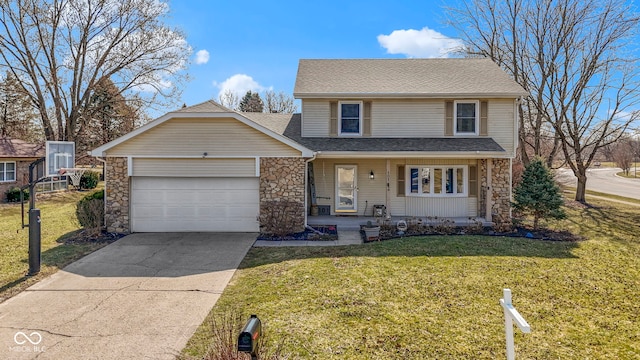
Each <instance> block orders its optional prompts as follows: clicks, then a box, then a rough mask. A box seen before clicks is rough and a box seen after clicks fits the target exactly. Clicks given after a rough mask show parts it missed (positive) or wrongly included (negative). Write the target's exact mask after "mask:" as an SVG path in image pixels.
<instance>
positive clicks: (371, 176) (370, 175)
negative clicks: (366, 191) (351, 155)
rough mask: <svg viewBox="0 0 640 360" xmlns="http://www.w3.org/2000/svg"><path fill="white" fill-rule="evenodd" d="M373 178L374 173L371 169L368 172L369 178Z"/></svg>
mask: <svg viewBox="0 0 640 360" xmlns="http://www.w3.org/2000/svg"><path fill="white" fill-rule="evenodd" d="M373 178H375V175H374V174H373V170H371V172H370V173H369V179H371V180H373Z"/></svg>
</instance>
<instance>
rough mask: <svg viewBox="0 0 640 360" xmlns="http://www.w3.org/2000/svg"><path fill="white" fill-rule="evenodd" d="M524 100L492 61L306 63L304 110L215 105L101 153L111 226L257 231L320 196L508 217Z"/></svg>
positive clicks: (368, 209) (434, 212)
mask: <svg viewBox="0 0 640 360" xmlns="http://www.w3.org/2000/svg"><path fill="white" fill-rule="evenodd" d="M525 95H526V92H525V91H524V90H523V89H522V88H521V87H520V86H519V85H518V84H517V83H515V82H514V81H513V80H511V79H510V78H509V76H508V75H507V74H506V73H505V72H503V71H502V70H501V69H500V68H499V67H498V66H497V65H495V64H494V63H493V62H491V61H490V60H487V59H384V60H383V59H380V60H301V61H300V64H299V68H298V74H297V79H296V84H295V89H294V96H295V97H296V98H298V99H300V100H301V101H302V113H301V114H294V115H285V114H264V113H239V112H235V111H231V110H229V109H226V108H224V107H223V106H221V105H219V104H216V103H215V102H213V101H207V102H204V103H202V104H198V105H195V106H191V107H187V108H183V109H180V110H178V111H175V112H171V113H168V114H166V115H164V116H162V117H160V118H158V119H156V120H155V121H153V122H151V123H148V124H147V125H145V126H143V127H141V128H139V129H137V130H135V131H133V132H131V133H130V134H127V135H125V136H123V137H121V138H119V139H117V140H115V141H113V142H110V143H108V144H105V145H103V146H101V147H99V148H97V149H95V150H94V151H93V152H92V154H93V155H94V156H100V157H104V158H105V159H106V161H107V175H106V178H107V179H106V180H107V184H106V188H107V196H106V214H107V215H106V222H107V227H108V229H109V230H110V231H117V232H129V231H133V232H146V231H258V230H259V226H260V224H259V222H258V215H259V214H260V213H261V212H262V213H264V212H265V211H269V206H272V205H273V203H274V201H282V200H288V201H289V202H290V203H292V204H296V206H295V207H294V209H293V212H294V214H295V219H294V221H295V223H296V225H297V226H298V227H299V228H302V227H303V226H304V225H305V224H306V222H307V214H308V213H309V211H310V207H311V203H312V202H313V201H315V202H316V203H317V205H319V206H322V207H323V210H327V209H328V210H329V212H330V214H331V215H352V216H372V214H373V207H374V205H384V206H385V207H386V209H387V211H388V213H390V215H393V216H406V217H428V216H433V217H435V216H438V217H476V218H483V219H485V220H487V221H509V220H510V214H511V207H510V200H511V161H512V159H513V158H514V157H515V152H516V147H517V132H518V128H517V124H518V122H517V102H518V100H519V99H520V97H522V96H525ZM310 167H311V168H313V173H314V176H313V181H310V180H309V179H310V177H309V176H308V173H309V168H310ZM312 188H313V189H315V196H313V197H312V196H311V195H309V194H310V193H311V189H312ZM290 210H291V209H290Z"/></svg>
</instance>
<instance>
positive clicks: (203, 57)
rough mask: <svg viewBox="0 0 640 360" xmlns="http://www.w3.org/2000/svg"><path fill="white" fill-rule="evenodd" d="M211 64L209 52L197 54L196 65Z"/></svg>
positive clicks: (200, 51) (204, 51)
mask: <svg viewBox="0 0 640 360" xmlns="http://www.w3.org/2000/svg"><path fill="white" fill-rule="evenodd" d="M208 62H209V52H208V51H207V50H199V51H198V52H197V53H196V64H198V65H202V64H206V63H208Z"/></svg>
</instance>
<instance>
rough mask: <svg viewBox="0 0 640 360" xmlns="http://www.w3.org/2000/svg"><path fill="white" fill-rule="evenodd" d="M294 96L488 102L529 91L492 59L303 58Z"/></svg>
mask: <svg viewBox="0 0 640 360" xmlns="http://www.w3.org/2000/svg"><path fill="white" fill-rule="evenodd" d="M293 94H294V96H295V97H296V98H310V97H323V96H324V97H327V96H333V97H335V96H343V97H346V96H358V97H371V98H374V97H431V98H434V97H439V98H443V97H445V98H446V97H458V98H459V97H470V96H473V97H484V98H489V97H519V96H524V95H526V92H525V91H524V89H523V88H522V87H521V86H520V85H518V84H517V83H516V82H515V81H513V80H512V79H511V78H510V77H509V75H507V73H505V72H504V71H503V70H502V69H500V67H499V66H498V65H496V64H495V63H494V62H493V61H491V60H490V59H346V60H344V59H340V60H337V59H336V60H332V59H317V60H308V59H302V60H300V63H299V65H298V74H297V76H296V84H295V88H294V91H293Z"/></svg>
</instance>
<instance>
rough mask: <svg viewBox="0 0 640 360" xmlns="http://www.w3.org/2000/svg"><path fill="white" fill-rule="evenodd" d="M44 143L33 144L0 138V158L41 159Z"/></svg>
mask: <svg viewBox="0 0 640 360" xmlns="http://www.w3.org/2000/svg"><path fill="white" fill-rule="evenodd" d="M44 148H45V145H44V143H42V144H31V143H28V142H24V141H22V140H18V139H10V138H5V137H2V138H0V158H27V159H29V158H41V157H43V156H44V152H45V151H44Z"/></svg>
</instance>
